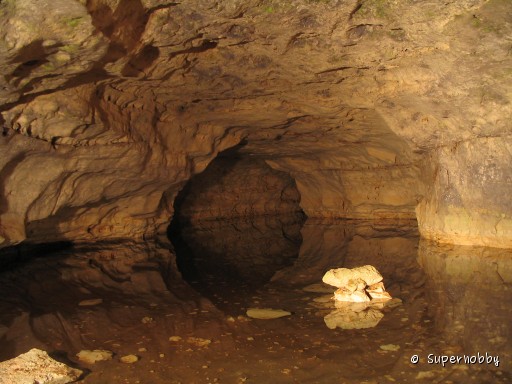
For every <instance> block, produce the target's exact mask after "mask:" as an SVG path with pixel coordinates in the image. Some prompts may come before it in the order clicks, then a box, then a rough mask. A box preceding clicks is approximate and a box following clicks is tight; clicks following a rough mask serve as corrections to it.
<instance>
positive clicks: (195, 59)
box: [0, 0, 512, 247]
mask: <svg viewBox="0 0 512 384" xmlns="http://www.w3.org/2000/svg"><path fill="white" fill-rule="evenodd" d="M511 7H512V4H511V3H510V2H509V1H505V0H489V1H484V0H463V1H449V2H428V3H425V2H413V1H410V0H397V1H393V2H386V1H383V0H363V1H355V0H351V1H339V0H330V1H329V0H327V1H313V0H299V1H277V0H265V1H261V0H249V1H238V0H223V1H217V2H214V3H211V2H205V1H202V0H191V1H186V2H168V3H162V2H159V1H155V0H134V1H124V0H94V1H87V2H85V1H72V0H66V1H64V0H57V1H47V0H38V1H31V0H16V1H3V2H2V3H1V4H0V23H1V24H0V25H2V28H1V31H0V32H1V35H2V39H0V67H1V69H2V73H3V74H4V76H3V77H2V79H0V83H1V84H0V85H1V86H0V99H1V103H0V112H1V116H2V117H1V120H2V121H1V122H2V123H3V129H2V136H1V137H0V241H1V242H2V246H6V245H10V244H15V243H19V242H21V241H24V240H29V241H33V242H43V241H52V240H63V239H73V240H81V241H87V240H95V239H100V238H103V239H104V238H115V237H131V238H141V237H143V236H144V237H147V236H151V235H153V234H155V233H156V232H157V231H159V230H161V229H162V226H165V225H166V224H167V223H168V222H169V220H170V218H171V217H172V216H173V213H174V208H173V201H174V198H175V197H176V196H177V194H178V192H179V191H180V190H181V189H182V188H183V187H184V185H185V183H186V182H187V181H188V180H189V179H190V178H191V177H192V176H193V175H196V174H198V173H200V172H202V171H203V170H204V169H205V168H206V167H207V165H208V164H209V163H210V162H211V161H212V160H213V159H214V158H215V157H216V156H217V155H218V154H219V153H220V152H222V151H224V150H225V149H228V148H231V147H234V146H237V145H239V144H243V145H242V146H241V147H240V149H239V150H238V155H239V156H241V157H246V158H254V159H259V161H264V162H265V163H266V164H267V165H268V166H270V167H271V168H273V169H274V170H276V171H280V172H285V173H287V174H289V175H290V177H291V178H292V179H294V180H295V183H296V186H297V190H298V191H299V193H300V202H301V203H300V204H301V207H302V209H303V210H304V212H305V213H306V214H307V215H308V216H310V217H344V218H368V219H379V220H381V219H387V218H394V219H414V218H415V216H416V215H417V218H418V221H419V226H420V231H421V233H422V235H423V236H425V237H427V238H431V239H434V240H437V241H441V242H453V243H462V244H484V245H489V246H496V247H512V224H511V217H512V208H511V207H510V204H509V201H510V199H509V197H510V191H511V189H510V185H511V183H510V178H511V175H510V170H509V168H510V167H509V164H510V160H511V158H510V156H511V155H510V154H511V151H510V146H511V145H512V142H511V139H510V120H511V119H510V118H511V112H512V108H511V103H510V101H511V98H512V92H511V90H512V74H511V72H510V67H511V60H512V59H511V56H510V39H509V36H510V35H511V32H512V23H511V21H512V20H511V15H512V12H511V10H512V8H511ZM257 163H258V162H254V163H253V164H257ZM260 163H261V162H260ZM254 169H256V168H254ZM251 180H252V181H248V183H251V184H250V185H251V186H254V187H256V186H260V180H259V179H258V178H256V177H255V178H252V179H251ZM248 188H249V186H248ZM274 201H275V200H274ZM214 208H215V209H212V212H216V210H217V207H214ZM218 208H219V209H221V208H222V207H218ZM415 209H416V213H415Z"/></svg>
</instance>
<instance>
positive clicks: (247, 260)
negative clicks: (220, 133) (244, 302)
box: [168, 148, 305, 310]
mask: <svg viewBox="0 0 512 384" xmlns="http://www.w3.org/2000/svg"><path fill="white" fill-rule="evenodd" d="M304 221H305V215H304V213H303V211H302V209H301V207H300V194H299V192H298V190H297V188H296V185H295V182H294V180H293V179H292V178H291V177H290V176H289V175H288V174H286V173H284V172H279V171H275V170H273V169H272V168H270V167H269V166H268V165H267V164H266V163H265V162H264V160H262V159H256V158H252V157H250V156H247V155H245V156H244V155H240V154H239V153H238V152H237V148H234V149H230V150H227V151H225V152H223V153H221V154H220V155H219V156H218V157H217V158H216V159H215V160H214V161H213V162H212V163H211V164H210V165H209V166H208V167H207V168H206V170H205V171H204V172H202V173H200V174H198V175H196V176H195V177H193V178H192V179H191V180H190V181H189V182H188V183H187V184H186V185H185V187H184V188H183V189H182V190H181V192H180V193H179V195H178V196H177V198H176V200H175V215H174V218H173V220H172V222H171V224H170V226H169V229H168V235H169V238H170V240H171V242H172V244H173V246H174V249H175V251H176V262H177V265H178V268H179V270H180V272H181V273H182V276H183V278H184V279H185V280H186V281H188V282H189V283H190V284H191V285H192V286H193V287H194V288H195V289H196V290H197V291H198V292H200V293H201V294H202V295H203V296H204V297H207V298H209V299H210V300H212V302H214V303H215V304H216V305H217V306H218V307H219V308H222V309H224V310H227V309H228V308H229V306H230V305H231V304H230V303H233V302H238V303H239V302H240V300H239V299H240V298H241V297H243V296H247V295H248V294H250V293H251V292H253V291H255V290H256V289H257V288H261V287H262V286H263V285H264V284H265V283H267V282H269V281H270V279H271V278H272V276H273V275H274V274H275V273H276V272H277V271H279V270H280V269H282V268H284V267H287V266H290V265H292V264H293V262H294V260H296V258H297V256H298V254H299V248H300V245H301V242H302V236H301V233H300V230H301V227H302V225H303V223H304ZM226 298H229V300H226Z"/></svg>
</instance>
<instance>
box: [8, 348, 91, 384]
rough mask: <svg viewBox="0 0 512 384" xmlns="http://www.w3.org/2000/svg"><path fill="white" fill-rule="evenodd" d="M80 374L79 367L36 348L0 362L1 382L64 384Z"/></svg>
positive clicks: (73, 380)
mask: <svg viewBox="0 0 512 384" xmlns="http://www.w3.org/2000/svg"><path fill="white" fill-rule="evenodd" d="M81 375H82V371H80V370H79V369H74V368H70V367H68V366H66V365H65V364H62V363H59V362H58V361H55V360H54V359H52V358H51V357H50V356H48V354H47V353H46V352H45V351H41V350H39V349H37V348H33V349H31V350H30V351H28V352H26V353H22V354H21V355H19V356H18V357H15V358H14V359H11V360H7V361H2V362H0V383H1V384H25V383H38V384H66V383H71V382H75V380H77V379H78V378H79V377H80V376H81Z"/></svg>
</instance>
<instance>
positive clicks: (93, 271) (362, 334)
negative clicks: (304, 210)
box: [0, 221, 511, 384]
mask: <svg viewBox="0 0 512 384" xmlns="http://www.w3.org/2000/svg"><path fill="white" fill-rule="evenodd" d="M233 224H234V223H233ZM355 224H356V223H354V222H346V221H340V222H332V223H326V222H323V223H321V222H313V221H308V222H306V224H305V225H304V227H303V229H302V236H303V243H302V246H301V248H300V251H299V256H298V257H297V258H296V259H295V261H294V262H293V264H292V265H288V266H284V268H283V269H281V270H280V271H277V272H276V273H275V274H274V276H273V277H272V278H269V279H270V281H268V280H267V281H266V282H262V284H261V285H260V286H259V287H256V286H254V287H253V291H252V293H251V294H250V295H245V296H238V297H236V298H234V297H233V293H232V292H231V287H226V289H224V290H223V291H218V292H217V296H215V297H212V298H211V299H210V298H209V299H207V298H205V297H204V296H202V295H200V294H199V293H198V292H197V291H196V290H194V289H193V288H192V287H193V286H194V285H193V284H192V285H189V284H188V283H187V282H185V281H183V280H181V279H180V278H179V272H178V270H177V269H176V264H175V261H174V256H173V255H172V254H171V253H170V252H169V251H168V250H167V249H165V250H163V249H160V248H155V247H154V246H151V245H150V244H148V243H146V244H136V243H131V244H126V243H124V244H123V243H121V244H105V245H103V246H100V245H97V246H96V247H90V248H88V249H85V248H82V249H81V250H80V249H74V250H72V251H71V250H68V251H65V252H61V253H59V254H54V255H41V256H44V257H40V258H37V259H34V260H31V261H29V262H27V263H26V264H24V265H23V266H22V267H21V268H20V267H18V268H13V269H11V270H9V271H4V272H3V273H2V274H1V275H0V288H1V290H2V292H4V293H5V294H4V295H3V297H2V299H1V300H0V309H1V310H0V325H1V327H0V343H1V346H2V348H0V354H1V359H2V360H5V359H9V358H11V357H14V356H16V355H18V354H19V353H21V352H23V351H24V350H28V349H30V348H32V347H40V348H42V349H45V350H47V351H60V353H61V354H62V355H63V356H67V358H68V359H70V360H71V361H73V362H75V363H77V364H78V365H79V366H81V367H83V368H85V367H87V368H88V369H89V370H90V372H89V373H88V374H87V375H86V376H85V377H84V378H83V380H82V381H81V382H84V383H98V382H101V381H102V380H104V381H106V382H127V383H136V382H137V381H139V382H152V383H178V382H190V383H205V382H221V383H222V382H225V383H233V382H235V383H236V382H244V381H245V382H251V381H252V382H256V383H257V382H276V383H291V382H304V383H308V382H309V383H319V382H333V380H338V381H339V380H342V381H344V382H347V383H361V382H365V381H366V382H380V381H392V380H396V381H397V382H401V383H417V382H432V380H438V381H439V380H440V381H441V382H442V380H450V381H452V382H454V383H474V384H477V383H482V382H493V383H506V382H509V381H510V379H511V371H510V367H508V366H507V364H506V363H505V361H506V359H508V361H510V348H509V346H510V343H509V340H510V337H509V334H510V329H509V328H510V322H509V321H508V320H509V319H510V308H511V306H510V305H509V304H508V303H509V301H508V300H510V295H509V292H510V291H509V290H508V288H509V287H508V284H509V283H508V280H509V279H508V277H507V274H508V271H509V270H510V266H509V260H511V258H509V257H503V256H505V255H506V252H507V251H504V250H496V249H490V248H481V249H480V250H478V249H477V248H472V247H465V248H464V249H463V250H461V249H454V248H451V249H450V248H448V249H444V248H439V247H436V246H434V245H430V244H424V243H421V244H420V248H419V254H418V248H417V247H418V234H417V230H416V229H415V228H407V227H404V226H402V227H400V226H397V227H395V229H392V228H391V226H382V225H381V224H378V223H373V224H372V223H368V222H366V223H358V224H357V225H355ZM210 230H211V229H210ZM262 230H263V229H262V228H261V227H260V228H259V231H262ZM270 230H275V228H273V227H272V226H271V228H270ZM218 236H222V231H221V232H220V233H219V234H218ZM454 252H455V253H454ZM473 252H480V253H481V256H482V255H483V256H484V257H475V256H471V255H472V253H473ZM213 255H214V254H213ZM205 256H206V255H205ZM461 257H466V258H468V259H467V260H469V264H468V262H467V263H466V265H469V266H470V268H469V269H462V270H461V269H460V268H459V269H457V268H456V266H457V265H460V264H458V263H454V262H453V260H455V259H459V258H461ZM418 262H419V263H418ZM366 264H371V265H375V267H376V268H377V269H378V270H379V271H380V272H381V273H382V276H383V278H384V281H385V282H386V285H387V287H386V288H387V289H388V290H389V292H390V293H391V294H392V296H394V297H400V298H402V299H403V303H402V305H401V306H398V307H394V308H391V309H390V310H386V309H383V310H382V313H383V314H384V316H383V317H382V318H381V320H380V322H379V323H378V324H377V326H376V327H373V328H366V329H340V328H336V329H329V328H328V327H326V325H325V323H324V316H325V315H327V314H328V313H330V312H332V309H330V308H319V307H318V306H315V305H314V303H315V302H314V301H313V298H314V297H317V296H318V295H319V293H315V292H308V291H307V289H310V288H307V289H306V290H304V288H305V287H309V286H310V285H311V284H313V283H318V281H320V280H321V277H322V275H323V273H324V272H325V270H328V269H330V268H334V267H339V266H343V267H346V268H353V267H356V266H358V265H366ZM196 266H197V268H201V267H202V266H201V263H199V264H197V265H196ZM422 266H423V268H422ZM204 267H205V268H207V269H208V268H209V266H208V264H205V265H204ZM468 271H472V272H471V273H469V272H468ZM208 273H211V272H208ZM475 273H477V274H478V276H480V277H479V279H474V278H473V276H474V274H475ZM499 276H501V279H500V278H499ZM489 281H492V282H493V284H494V285H489V284H488V282H489ZM491 286H492V287H496V289H494V288H490V287H491ZM20 287H24V288H23V289H20ZM316 288H317V289H318V287H316ZM232 289H236V285H234V286H233V287H232ZM331 291H332V288H331ZM465 292H467V295H466V294H465ZM98 297H101V298H102V299H103V302H102V303H98V304H97V305H94V306H79V305H78V303H79V302H80V301H81V300H86V299H94V298H98ZM235 300H236V301H235ZM331 301H332V300H331ZM493 303H495V304H493ZM500 303H501V304H500ZM317 304H318V303H317ZM251 307H264V308H276V309H277V308H283V309H286V310H288V311H290V312H292V315H291V316H287V317H283V318H278V319H272V320H255V319H250V318H248V317H247V316H246V315H245V312H246V310H247V309H248V308H251ZM491 307H492V310H491ZM468 309H469V310H470V312H471V314H472V315H471V316H470V318H469V319H468V318H467V316H466V313H467V310H468ZM484 314H485V321H482V319H483V318H484V317H482V316H484ZM144 318H151V319H152V321H149V322H142V319H144ZM477 319H478V320H477ZM461 325H462V326H464V328H461ZM477 332H478V334H479V335H482V336H481V337H475V335H476V334H477ZM493 340H494V341H493ZM83 349H88V350H94V349H106V350H109V351H112V352H113V354H114V355H113V359H112V360H109V361H101V362H97V363H95V364H93V365H87V366H86V365H81V363H80V362H79V361H78V360H77V359H76V358H75V354H76V353H78V352H79V351H80V350H83ZM476 351H480V352H484V353H485V351H487V352H489V353H492V354H493V355H499V356H500V358H501V364H500V366H499V367H495V366H494V365H493V364H482V365H478V364H473V365H448V366H446V367H442V366H441V365H439V364H437V365H434V364H427V362H426V361H427V360H426V359H427V354H428V353H433V354H438V355H441V354H464V353H466V354H472V353H475V352H476ZM414 354H417V355H419V357H420V362H419V363H418V364H412V363H411V362H410V359H411V356H412V355H414ZM127 355H136V356H137V357H138V358H139V360H138V361H137V362H136V363H134V364H125V363H122V362H121V361H120V360H119V359H120V358H121V357H123V356H127Z"/></svg>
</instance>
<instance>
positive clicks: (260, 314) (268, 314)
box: [247, 308, 292, 320]
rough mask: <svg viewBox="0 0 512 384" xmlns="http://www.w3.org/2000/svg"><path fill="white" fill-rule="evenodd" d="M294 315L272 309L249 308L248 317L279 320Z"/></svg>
mask: <svg viewBox="0 0 512 384" xmlns="http://www.w3.org/2000/svg"><path fill="white" fill-rule="evenodd" d="M291 314H292V313H291V312H288V311H284V310H282V309H271V308H249V309H248V310H247V316H249V317H252V318H253V319H263V320H268V319H277V318H279V317H284V316H290V315H291Z"/></svg>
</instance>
